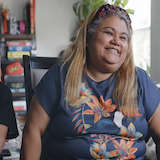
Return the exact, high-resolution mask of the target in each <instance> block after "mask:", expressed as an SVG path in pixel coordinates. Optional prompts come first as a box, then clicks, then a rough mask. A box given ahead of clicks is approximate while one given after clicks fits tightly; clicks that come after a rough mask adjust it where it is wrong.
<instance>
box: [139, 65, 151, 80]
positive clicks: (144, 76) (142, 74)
mask: <svg viewBox="0 0 160 160" xmlns="http://www.w3.org/2000/svg"><path fill="white" fill-rule="evenodd" d="M136 73H137V78H138V81H146V80H151V78H150V76H149V74H148V73H147V72H146V71H145V70H144V69H142V68H140V67H136Z"/></svg>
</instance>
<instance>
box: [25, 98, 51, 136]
mask: <svg viewBox="0 0 160 160" xmlns="http://www.w3.org/2000/svg"><path fill="white" fill-rule="evenodd" d="M49 120H50V118H49V116H48V114H47V113H46V111H45V110H44V109H43V107H42V106H41V104H40V103H39V101H38V99H37V97H36V96H33V98H32V102H31V107H30V110H29V112H28V115H27V121H26V124H25V130H26V129H27V130H30V129H34V130H37V131H39V132H40V134H41V135H42V134H43V132H44V131H45V129H46V127H47V125H48V123H49Z"/></svg>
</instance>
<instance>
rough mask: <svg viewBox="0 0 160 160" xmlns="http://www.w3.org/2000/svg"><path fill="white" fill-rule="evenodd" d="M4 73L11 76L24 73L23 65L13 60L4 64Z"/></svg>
mask: <svg viewBox="0 0 160 160" xmlns="http://www.w3.org/2000/svg"><path fill="white" fill-rule="evenodd" d="M6 73H7V75H12V76H16V75H23V74H24V70H23V66H22V65H21V63H20V62H14V63H11V64H8V65H7V66H6Z"/></svg>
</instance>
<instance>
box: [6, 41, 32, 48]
mask: <svg viewBox="0 0 160 160" xmlns="http://www.w3.org/2000/svg"><path fill="white" fill-rule="evenodd" d="M6 46H8V47H9V46H30V47H32V41H28V40H14V41H6Z"/></svg>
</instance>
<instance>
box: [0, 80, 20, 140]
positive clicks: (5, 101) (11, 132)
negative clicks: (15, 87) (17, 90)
mask: <svg viewBox="0 0 160 160" xmlns="http://www.w3.org/2000/svg"><path fill="white" fill-rule="evenodd" d="M0 97H1V101H0V124H2V125H5V126H7V127H8V132H7V138H6V139H12V138H16V137H17V136H18V129H17V122H16V117H15V112H14V109H13V103H12V93H11V91H10V89H9V88H8V87H7V86H6V85H5V84H3V83H0Z"/></svg>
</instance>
